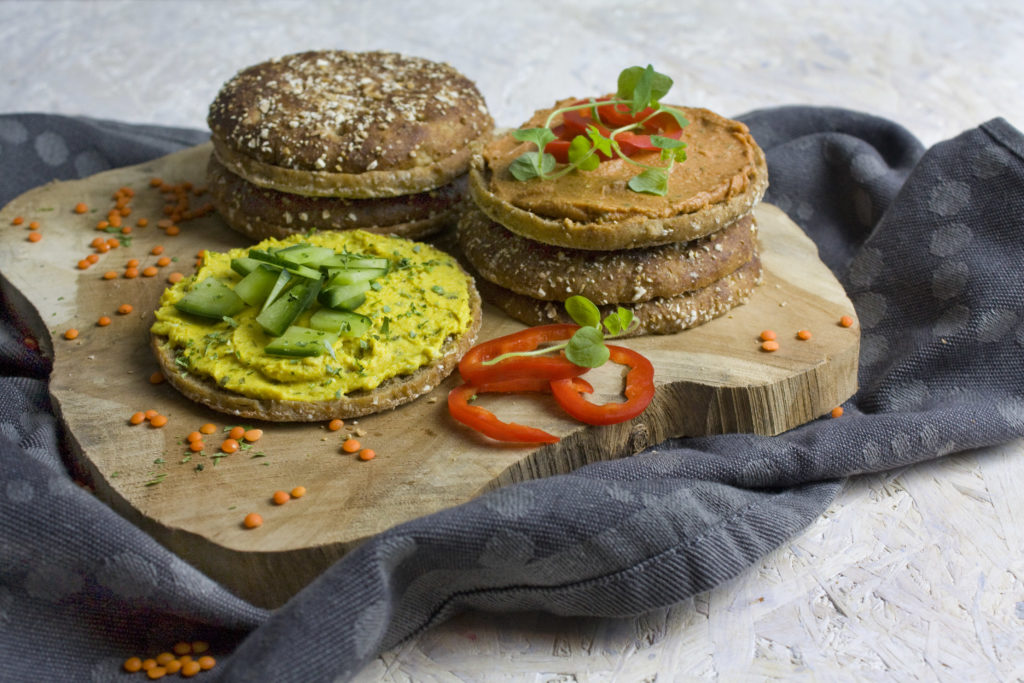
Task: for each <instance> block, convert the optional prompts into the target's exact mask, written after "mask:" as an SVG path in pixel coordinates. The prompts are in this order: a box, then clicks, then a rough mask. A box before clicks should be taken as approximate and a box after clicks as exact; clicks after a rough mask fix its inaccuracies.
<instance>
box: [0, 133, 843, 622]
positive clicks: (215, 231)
mask: <svg viewBox="0 0 1024 683" xmlns="http://www.w3.org/2000/svg"><path fill="white" fill-rule="evenodd" d="M208 154H209V147H208V146H206V145H203V146H199V147H196V148H192V149H188V150H185V151H183V152H180V153H178V154H174V155H171V156H168V157H164V158H162V159H158V160H155V161H153V162H150V163H147V164H143V165H140V166H136V167H131V168H127V169H119V170H115V171H110V172H107V173H103V174H100V175H97V176H93V177H91V178H88V179H85V180H82V181H75V182H68V183H54V184H50V185H47V186H44V187H41V188H38V189H36V190H33V191H31V192H29V193H27V194H25V195H23V196H21V197H19V198H18V199H16V200H15V201H14V202H12V203H11V204H10V205H8V206H7V207H5V208H4V209H3V211H2V212H0V231H2V235H3V239H2V240H0V273H2V275H3V285H4V290H5V293H6V295H7V296H8V297H9V298H10V300H11V301H12V302H13V303H14V304H15V305H16V306H17V307H18V308H19V310H20V312H21V313H23V317H24V318H25V319H26V320H29V321H30V322H34V327H35V328H36V329H35V333H36V335H37V336H38V337H39V341H40V344H41V347H42V349H43V350H44V352H47V353H52V355H53V373H52V377H51V387H50V390H51V394H52V396H53V399H54V403H55V406H56V407H57V410H58V412H59V414H60V416H61V417H62V419H63V421H64V423H65V424H66V425H67V428H68V433H69V435H70V441H71V445H72V450H73V453H72V454H71V457H72V460H73V463H74V465H75V466H76V467H77V468H79V470H80V474H81V475H82V476H83V478H85V479H86V480H88V481H89V482H90V483H91V484H92V486H93V487H94V488H95V490H96V493H97V495H98V496H99V497H100V498H101V499H103V500H105V501H107V502H108V503H109V504H110V505H111V506H112V507H114V508H115V509H116V510H118V511H119V512H120V513H121V514H123V515H125V516H126V517H128V518H129V519H131V520H132V521H133V522H135V523H136V524H138V525H140V526H141V527H143V528H144V529H146V530H147V531H148V532H149V533H151V534H152V535H153V536H154V537H155V538H156V539H157V540H159V541H160V542H162V543H164V544H165V545H167V546H168V547H169V548H171V549H172V550H174V551H175V552H177V553H178V554H179V555H181V556H182V557H183V558H184V559H185V560H187V561H189V562H191V563H192V564H194V565H195V566H197V567H198V568H200V569H201V570H203V571H204V572H206V573H207V574H208V575H210V576H211V577H212V578H214V579H216V580H218V581H220V582H222V583H223V584H224V585H225V586H227V587H228V588H229V589H231V590H233V591H235V592H236V593H238V594H239V595H241V596H242V597H244V598H246V599H248V600H250V601H252V602H254V603H256V604H259V605H266V606H274V605H278V604H280V603H282V602H283V601H284V600H286V599H287V598H288V597H290V596H291V595H292V594H294V593H295V592H296V591H297V590H299V589H301V588H302V587H303V586H305V585H306V584H307V583H308V582H309V581H310V580H312V579H313V578H314V577H315V576H317V575H318V574H319V573H320V572H322V571H323V570H324V569H325V568H326V567H327V566H329V564H331V563H332V562H333V561H335V560H336V559H338V558H339V557H341V556H342V555H344V554H345V553H346V552H347V551H348V550H350V549H351V548H352V547H354V546H355V545H356V544H358V543H359V542H360V540H361V539H364V538H367V537H368V536H370V535H372V534H374V533H377V532H380V531H382V530H384V529H387V528H390V527H392V526H394V525H396V524H400V523H402V522H404V521H407V520H410V519H413V518H415V517H419V516H422V515H425V514H429V513H431V512H434V511H437V510H440V509H444V508H447V507H450V506H454V505H458V504H460V503H462V502H465V501H467V500H469V499H471V498H472V497H474V496H476V495H478V494H479V493H481V492H482V491H486V490H489V489H492V488H495V487H498V486H501V485H505V484H508V483H512V482H516V481H522V480H525V479H530V478H536V477H542V476H551V475H554V474H559V473H564V472H568V471H571V470H573V469H575V468H577V467H580V466H582V465H585V464H587V463H591V462H595V461H598V460H605V459H611V458H618V457H623V456H628V455H631V454H633V453H635V452H638V451H639V450H641V449H643V448H645V447H647V446H650V445H653V444H657V443H660V442H661V441H664V440H665V439H667V438H669V437H672V436H678V435H690V436H694V435H703V434H714V433H723V432H736V431H752V432H757V433H761V434H769V435H773V434H778V433H780V432H783V431H785V430H787V429H791V428H792V427H795V426H797V425H800V424H803V423H805V422H807V421H809V420H812V419H815V418H817V417H819V416H821V415H823V414H825V413H827V412H828V411H829V410H830V409H831V408H832V407H834V406H836V405H838V404H839V403H841V402H843V401H844V400H845V399H847V398H848V397H849V396H851V395H852V394H853V393H854V391H855V389H856V372H857V355H858V348H859V335H858V331H857V330H858V328H857V326H856V325H855V326H854V327H853V328H849V329H847V328H842V327H840V326H839V325H838V324H837V321H838V319H839V317H840V316H841V315H854V311H853V306H852V305H851V304H850V302H849V301H848V299H847V298H846V296H845V293H844V292H843V289H842V287H841V286H840V285H839V283H838V282H837V281H836V280H835V278H834V277H833V276H832V274H831V273H830V271H829V270H828V269H827V268H826V267H825V266H824V265H823V264H822V263H821V262H820V260H819V259H818V256H817V250H816V248H815V246H814V244H813V243H812V242H811V241H810V240H809V239H808V238H807V237H806V236H805V235H804V234H803V233H802V231H801V230H800V229H799V228H798V227H797V226H796V225H795V224H793V223H792V222H791V221H790V220H789V219H788V218H787V217H786V216H785V215H784V214H783V213H782V212H781V211H779V210H778V209H776V208H775V207H772V206H768V205H762V206H761V207H759V208H758V210H757V218H758V222H759V225H760V230H761V240H762V245H763V260H764V265H765V281H764V284H763V285H762V286H761V287H760V288H759V289H758V291H757V292H756V294H755V295H754V297H753V298H752V299H751V301H750V302H749V303H748V304H746V305H744V306H741V307H739V308H737V309H735V310H734V311H732V312H731V313H730V314H727V315H726V316H724V317H722V318H720V319H717V320H715V321H712V322H711V323H709V324H707V325H704V326H701V327H699V328H696V329H694V330H690V331H687V332H684V333H682V334H678V335H671V336H660V337H645V338H641V339H636V340H630V342H629V345H630V346H631V347H633V348H636V349H637V350H639V351H640V352H642V353H644V354H645V355H647V356H648V357H649V358H651V360H652V361H653V362H654V365H655V368H656V381H657V384H658V392H657V395H656V397H655V400H654V401H653V403H652V404H651V406H650V407H649V408H648V410H647V411H646V412H645V413H644V415H642V416H641V417H640V418H638V419H637V420H635V421H633V422H631V423H626V424H622V425H614V426H610V427H603V428H585V427H582V426H580V425H579V424H577V423H575V422H574V421H572V420H570V419H567V418H565V417H562V416H561V415H560V414H559V413H558V412H557V409H556V407H555V406H554V404H553V403H552V402H550V400H549V399H546V398H538V397H536V396H527V397H507V396H500V397H492V396H487V397H482V398H481V404H483V405H491V406H494V409H495V410H496V411H497V412H499V414H500V415H501V417H502V418H503V419H508V420H514V421H518V422H523V423H526V424H531V425H536V426H538V427H541V428H543V429H546V430H548V431H551V432H553V433H556V434H558V435H560V436H562V437H563V439H562V441H561V442H560V443H558V444H554V445H551V446H547V447H541V448H533V447H522V446H508V445H498V444H495V443H494V442H490V441H488V440H486V439H484V438H483V437H480V436H479V435H477V434H475V433H473V432H470V431H468V430H465V429H463V428H462V427H460V426H459V425H457V424H456V423H454V422H453V421H451V420H450V418H449V417H448V415H447V410H446V407H445V400H444V399H445V396H446V394H447V391H448V390H449V389H450V388H451V386H453V385H454V384H455V383H456V381H457V378H449V380H448V381H447V382H446V383H444V384H442V385H441V386H440V387H438V388H437V389H435V390H434V391H433V392H431V393H430V394H429V395H427V396H425V397H423V398H421V399H420V400H418V401H416V402H414V403H412V404H410V405H407V406H404V407H402V408H399V409H398V410H396V411H392V412H389V413H385V414H381V415H375V416H370V417H366V418H362V419H359V420H358V421H355V422H352V423H350V424H349V425H347V426H346V428H345V429H343V430H341V431H339V432H330V431H327V430H326V428H325V427H324V426H322V425H310V424H258V425H254V426H259V427H261V428H263V429H264V431H265V435H264V436H263V438H262V439H261V440H260V441H258V442H257V443H256V444H255V445H254V447H253V448H251V449H248V450H244V451H242V452H240V453H236V454H234V455H231V456H227V457H223V458H215V457H213V456H214V454H215V453H216V447H217V444H218V443H219V439H216V440H213V439H211V440H208V446H207V448H206V450H205V451H204V454H202V455H189V454H188V451H187V449H186V448H185V446H184V437H185V436H186V435H187V434H188V433H189V432H191V431H193V430H195V429H197V428H198V427H199V426H200V425H202V424H203V423H206V422H214V423H215V424H217V425H218V426H219V427H224V428H227V427H230V426H232V425H234V424H237V421H236V420H235V419H233V418H231V417H230V416H227V415H220V414H217V413H214V412H213V411H210V410H209V409H206V408H205V407H203V406H200V405H198V404H194V403H192V402H190V401H188V400H187V399H184V398H183V397H182V396H180V395H179V394H178V393H177V392H175V391H174V389H173V388H171V387H170V386H169V385H168V384H166V383H164V384H157V385H154V384H151V383H150V382H149V380H148V378H149V376H150V374H151V373H152V372H153V371H154V370H155V369H156V363H155V361H154V359H153V358H152V357H151V355H150V351H149V348H148V332H147V330H148V328H149V325H150V324H151V322H152V311H153V309H154V308H155V306H156V303H157V300H158V298H159V295H160V292H161V291H162V289H163V287H164V286H165V278H166V277H167V275H168V274H169V273H170V272H171V271H172V270H175V269H177V270H180V271H182V272H185V273H186V274H187V273H189V272H191V270H192V262H193V259H194V257H195V254H196V252H197V251H199V250H200V249H213V250H225V249H229V248H233V247H239V246H244V245H245V244H246V240H245V238H243V237H242V236H241V235H238V234H237V233H234V232H232V231H230V230H228V229H227V228H226V227H225V226H224V225H223V223H222V222H221V221H220V219H219V218H217V217H216V216H209V217H206V218H202V219H198V220H193V221H189V222H187V223H184V224H183V225H182V229H181V233H180V234H179V235H177V236H173V237H172V236H168V235H166V234H165V233H164V232H162V231H161V230H160V229H159V228H157V227H155V223H156V220H157V219H158V218H160V217H161V215H162V214H161V208H162V205H163V200H162V197H161V196H160V193H159V192H158V191H157V190H154V189H151V188H149V179H150V178H151V177H154V176H158V177H161V178H163V179H165V180H166V181H168V182H181V181H191V182H194V183H196V184H200V183H201V182H202V174H203V169H204V168H205V162H206V158H207V155H208ZM120 186H128V187H131V188H133V189H134V190H135V192H136V196H135V199H134V200H133V203H132V207H133V213H132V216H131V219H130V221H129V222H130V223H131V224H132V225H134V224H135V222H136V220H137V219H138V218H139V217H147V218H148V219H149V223H150V224H149V226H147V227H145V228H135V229H134V232H133V233H132V235H131V244H130V245H123V246H121V247H120V248H118V249H114V250H111V251H110V252H108V253H106V254H104V255H102V256H101V257H100V260H99V262H98V263H97V264H96V265H94V266H92V267H91V268H89V269H87V270H79V269H78V268H77V267H76V264H77V263H78V261H79V260H80V259H82V258H83V257H84V256H86V255H87V254H88V253H89V252H90V251H91V249H90V247H89V246H88V245H89V242H90V241H91V240H92V239H93V238H94V237H95V236H96V235H98V234H104V233H98V232H97V231H96V230H95V229H94V226H95V224H96V222H97V220H99V219H101V218H102V217H104V216H105V215H106V212H107V210H108V209H109V208H110V207H111V206H112V205H113V201H112V200H111V198H110V197H111V194H112V192H113V191H114V190H115V189H116V188H118V187H120ZM80 201H81V202H86V203H87V204H88V205H89V206H90V207H91V209H90V211H89V212H88V213H86V214H82V215H79V214H76V213H74V212H73V210H72V207H73V206H74V205H75V204H76V203H77V202H80ZM195 201H202V200H201V198H197V199H196V200H195ZM18 215H20V216H24V217H25V219H26V223H27V222H28V221H29V220H38V221H39V222H40V224H41V226H40V228H39V232H40V233H41V234H42V236H43V239H42V240H41V241H40V242H38V243H30V242H28V241H27V239H26V236H27V234H28V231H27V230H26V229H25V227H24V225H23V226H14V225H12V219H13V217H14V216H18ZM156 244H162V245H164V247H165V250H166V251H165V255H169V256H172V257H174V258H176V259H177V260H176V262H175V263H174V264H172V265H171V266H167V267H164V268H161V269H160V273H159V275H158V276H156V277H153V278H145V277H139V278H135V279H127V278H123V277H119V278H117V279H114V280H104V279H103V278H102V273H103V272H105V271H107V270H115V271H117V272H119V273H121V272H123V270H124V265H125V263H126V262H127V260H128V259H130V258H137V259H139V260H140V262H141V263H140V267H144V266H146V265H149V264H151V263H153V262H155V261H156V258H157V257H156V256H153V255H150V250H151V248H152V247H153V246H154V245H156ZM122 303H129V304H131V305H132V306H133V307H134V311H133V312H132V313H131V314H129V315H118V314H117V313H116V309H117V306H118V305H120V304H122ZM100 315H109V316H110V317H111V318H113V322H112V324H111V325H109V326H106V327H98V326H97V325H96V323H95V321H96V320H97V319H98V318H99V316H100ZM69 327H75V328H77V329H78V330H79V331H80V335H79V337H78V338H77V339H75V340H73V341H69V340H66V339H64V338H63V336H62V335H63V332H64V331H65V330H66V329H67V328H69ZM520 327H521V325H520V324H519V323H516V322H514V321H512V320H511V319H509V318H507V317H505V316H504V315H502V314H500V313H498V312H497V311H496V310H495V309H491V308H485V313H484V328H483V330H482V332H481V338H483V339H486V338H490V337H494V336H497V335H499V334H503V333H506V332H510V331H513V330H516V329H519V328H520ZM765 328H771V329H774V330H775V331H776V332H777V333H778V335H779V339H780V344H781V348H780V350H779V351H777V352H775V353H765V352H763V351H761V350H760V346H759V341H758V339H757V335H758V334H759V333H760V331H761V330H762V329H765ZM803 328H806V329H809V330H811V331H812V332H813V337H812V339H811V340H809V341H798V340H797V339H796V337H795V334H796V332H797V330H799V329H803ZM588 378H590V379H591V380H592V381H593V382H594V384H595V386H596V388H597V394H596V396H595V399H596V400H602V401H604V400H614V398H613V397H614V396H615V395H617V391H618V387H619V384H620V379H619V375H618V373H617V372H616V371H615V369H614V368H602V369H600V370H598V371H594V372H592V373H591V374H590V375H588ZM147 408H153V409H156V410H158V411H159V412H160V413H162V414H164V415H166V416H167V417H168V418H169V422H168V424H167V426H166V427H164V428H162V429H155V428H152V427H149V426H147V425H141V426H132V425H130V424H129V423H128V418H129V416H130V415H131V414H132V413H133V412H135V411H137V410H145V409H147ZM350 432H354V433H356V434H357V435H358V436H359V439H360V441H361V442H362V443H363V445H364V446H367V447H370V448H373V449H374V450H375V451H376V452H377V453H378V457H377V458H376V459H374V460H372V461H370V462H361V461H359V460H357V459H355V458H354V457H353V456H351V455H348V454H345V453H343V452H342V450H341V448H340V445H341V442H342V440H343V437H344V435H345V434H348V433H350ZM199 464H202V465H203V467H202V469H201V470H199V469H197V465H199ZM155 481H159V483H152V482H155ZM147 484H149V485H147ZM297 485H302V486H305V487H306V488H307V489H308V491H309V493H308V494H307V495H306V496H305V497H303V498H302V499H301V500H295V501H292V502H290V503H288V504H286V505H283V506H275V505H273V504H272V503H271V501H270V497H271V494H272V493H273V492H274V491H275V490H278V489H284V490H290V489H291V488H292V487H294V486H297ZM253 511H254V512H259V513H260V514H261V515H262V516H263V518H264V520H265V524H264V525H263V526H262V527H261V528H259V529H258V530H247V529H245V528H244V527H243V526H242V524H241V520H242V518H243V517H244V515H245V514H246V513H247V512H253Z"/></svg>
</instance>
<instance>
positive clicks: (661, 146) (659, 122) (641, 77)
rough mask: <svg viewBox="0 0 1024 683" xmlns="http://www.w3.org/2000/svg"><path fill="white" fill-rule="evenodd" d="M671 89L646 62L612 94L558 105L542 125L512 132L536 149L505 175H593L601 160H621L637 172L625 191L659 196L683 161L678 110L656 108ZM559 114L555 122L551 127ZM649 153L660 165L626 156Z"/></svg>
mask: <svg viewBox="0 0 1024 683" xmlns="http://www.w3.org/2000/svg"><path fill="white" fill-rule="evenodd" d="M671 88H672V79H671V78H669V77H668V76H666V75H665V74H661V73H658V72H657V71H655V70H654V67H652V66H651V65H650V64H648V65H647V67H646V68H645V67H640V66H632V67H629V68H628V69H625V70H623V71H622V73H620V74H619V79H618V89H617V90H616V93H615V94H614V95H611V96H607V97H600V98H589V99H587V100H580V101H578V102H574V103H573V104H571V105H569V106H565V107H559V108H557V109H554V110H552V111H551V113H550V114H549V115H548V117H547V119H546V121H545V122H544V125H543V126H542V127H538V128H520V129H518V130H515V131H513V132H512V136H513V137H514V138H515V139H516V140H519V141H520V142H531V143H533V144H534V145H536V147H537V149H536V151H532V152H525V153H524V154H521V155H520V156H519V157H517V158H516V159H515V160H514V161H513V162H512V164H511V165H510V166H509V173H511V174H512V176H513V177H514V178H515V179H516V180H520V181H527V180H532V179H535V178H536V179H540V180H555V179H557V178H560V177H562V176H564V175H566V174H568V173H572V172H574V171H593V170H594V169H596V168H597V167H598V166H599V165H600V163H601V162H602V161H607V160H610V159H622V160H623V161H625V162H627V163H629V164H632V165H634V166H636V167H637V168H639V169H641V170H640V172H639V173H638V174H637V175H635V176H633V177H632V178H630V180H629V183H628V186H629V189H631V190H633V191H634V192H642V193H645V194H652V195H657V196H664V195H665V194H666V192H667V191H668V178H669V175H670V173H671V172H672V167H673V166H674V165H675V164H676V163H677V162H683V161H686V143H685V142H682V141H681V140H680V139H679V138H680V136H681V135H682V130H683V128H684V127H685V126H687V125H689V121H688V120H687V119H686V117H685V116H684V114H683V112H682V111H681V110H679V109H677V108H675V107H670V106H667V105H663V104H661V98H662V97H664V96H665V95H666V94H667V93H668V91H669V90H670V89H671ZM559 116H560V117H561V122H560V123H558V124H557V125H554V126H553V125H552V124H554V123H555V119H556V118H558V117H559ZM655 150H660V158H661V161H662V162H665V163H664V164H663V165H653V164H647V163H643V162H641V161H638V160H636V159H634V158H632V157H633V156H634V155H636V154H638V153H640V152H645V151H646V152H650V151H655Z"/></svg>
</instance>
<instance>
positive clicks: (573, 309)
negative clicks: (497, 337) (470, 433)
mask: <svg viewBox="0 0 1024 683" xmlns="http://www.w3.org/2000/svg"><path fill="white" fill-rule="evenodd" d="M565 312H566V313H568V314H569V317H570V318H572V319H573V322H575V323H576V324H577V325H579V326H580V329H578V330H576V332H575V333H574V334H573V335H572V337H570V338H569V339H568V340H567V341H564V342H561V343H560V344H553V345H551V346H544V347H541V348H537V349H534V350H533V351H510V352H509V353H503V354H501V355H500V356H496V357H494V358H492V359H490V360H486V361H483V362H482V364H483V365H494V364H495V363H500V362H501V361H503V360H505V359H506V358H511V357H513V356H540V355H543V354H547V353H555V352H558V351H563V350H564V351H565V357H566V358H568V359H569V361H570V362H572V363H575V364H576V365H579V366H580V367H584V368H599V367H601V366H602V365H604V364H605V362H607V360H608V357H609V354H610V352H609V351H608V347H607V346H605V343H604V340H605V331H607V333H608V336H609V337H618V336H621V335H623V334H626V333H627V332H629V331H630V329H631V327H632V325H633V312H632V311H630V310H629V309H628V308H623V307H622V306H618V307H616V310H615V311H614V312H613V313H610V314H608V315H607V316H605V318H604V320H602V319H601V311H600V309H598V307H597V306H596V305H595V304H594V302H592V301H591V300H590V299H588V298H586V297H585V296H580V295H574V296H571V297H569V298H568V299H566V301H565Z"/></svg>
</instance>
